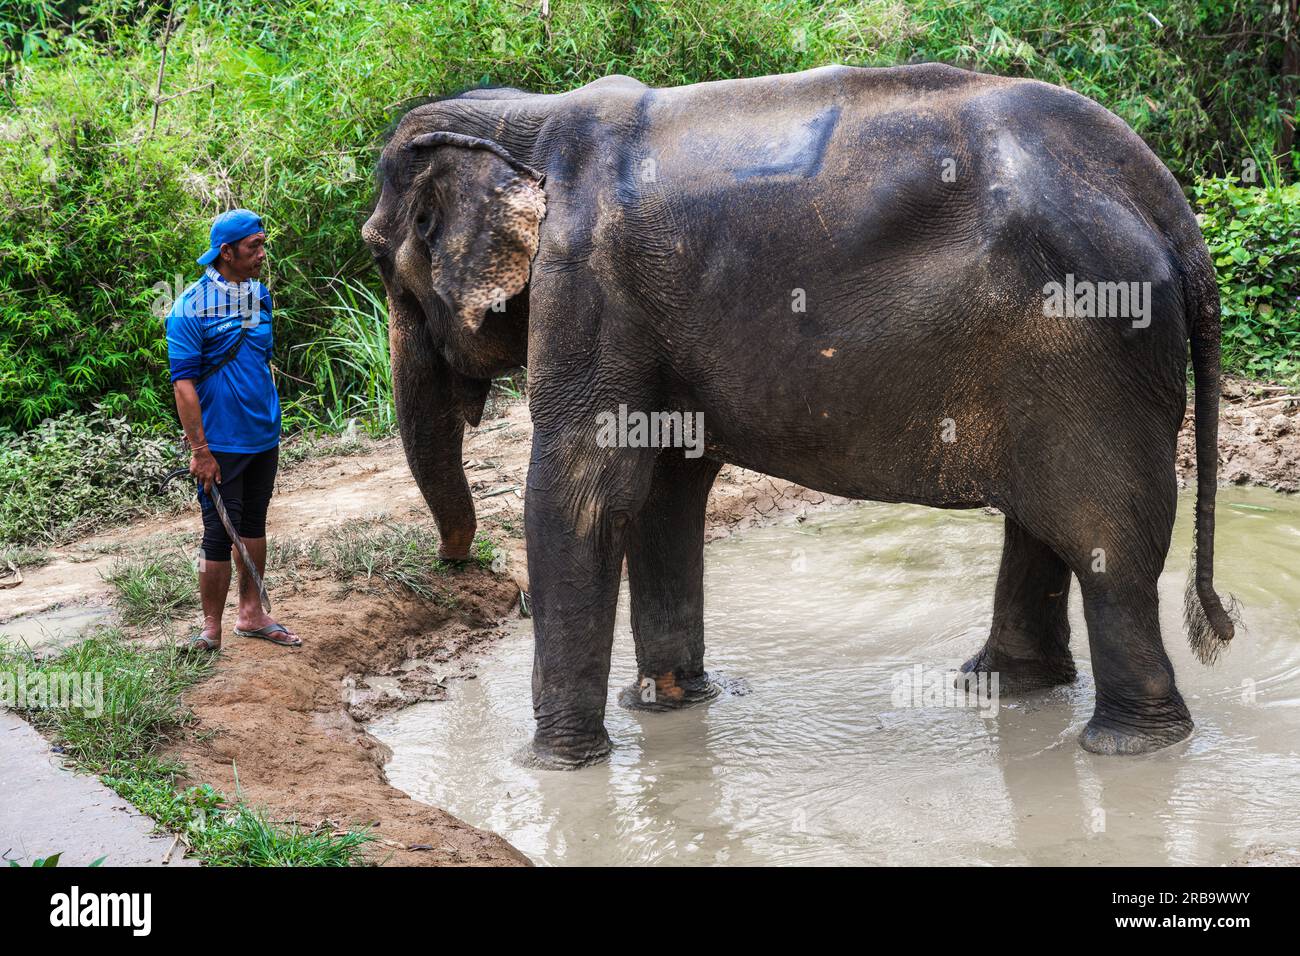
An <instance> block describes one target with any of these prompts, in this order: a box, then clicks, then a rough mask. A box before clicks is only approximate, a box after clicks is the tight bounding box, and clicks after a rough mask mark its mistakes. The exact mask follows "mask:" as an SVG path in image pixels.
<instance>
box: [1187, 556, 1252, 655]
mask: <svg viewBox="0 0 1300 956" xmlns="http://www.w3.org/2000/svg"><path fill="white" fill-rule="evenodd" d="M1240 626H1242V621H1241V603H1240V602H1239V601H1238V600H1237V599H1236V597H1234V596H1233V595H1231V594H1229V595H1228V603H1227V607H1224V605H1223V603H1222V602H1221V601H1220V600H1219V596H1218V595H1217V594H1216V593H1215V592H1214V591H1213V589H1211V590H1210V591H1209V594H1208V595H1203V594H1202V593H1201V592H1200V590H1199V589H1198V588H1197V584H1196V552H1195V549H1193V552H1192V563H1191V566H1190V568H1189V569H1188V572H1187V589H1186V590H1185V591H1184V592H1183V627H1184V628H1185V629H1186V630H1187V643H1188V644H1190V645H1191V647H1192V653H1193V654H1195V655H1196V659H1197V660H1198V661H1200V662H1201V663H1202V664H1204V665H1206V666H1207V667H1209V666H1212V665H1213V664H1215V663H1216V662H1217V661H1218V659H1219V656H1220V655H1221V654H1222V653H1223V652H1224V651H1226V650H1227V649H1228V646H1229V645H1230V644H1231V642H1232V638H1233V635H1235V634H1236V632H1237V628H1238V627H1240Z"/></svg>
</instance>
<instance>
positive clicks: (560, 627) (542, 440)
mask: <svg viewBox="0 0 1300 956" xmlns="http://www.w3.org/2000/svg"><path fill="white" fill-rule="evenodd" d="M651 468H652V462H651V461H650V460H649V459H648V458H643V457H642V455H640V454H639V453H637V452H635V451H629V450H625V449H614V448H599V447H597V446H596V444H595V442H594V440H592V439H591V438H590V437H589V436H586V435H583V434H575V433H571V432H570V433H562V434H545V433H540V432H535V433H534V436H533V454H532V462H531V464H530V465H529V470H528V492H527V499H526V508H525V512H524V521H525V528H526V532H527V538H528V570H529V581H530V584H531V596H532V602H533V637H534V651H533V716H534V718H535V719H536V722H537V727H536V730H535V732H534V735H533V745H532V756H533V760H534V761H535V762H536V763H537V764H539V765H541V766H544V767H550V768H555V769H570V768H575V767H581V766H584V765H586V764H589V763H594V762H596V761H598V760H600V759H602V758H604V757H606V756H608V754H609V751H610V742H609V735H608V734H607V733H606V732H605V701H606V698H607V696H608V693H609V658H610V647H611V645H612V643H613V638H614V611H615V608H616V606H617V603H618V586H619V579H620V576H621V572H622V567H623V553H624V546H625V542H626V536H627V528H628V523H629V521H630V520H631V517H632V515H633V514H635V512H636V510H637V509H638V507H639V506H640V504H641V502H642V501H643V500H644V498H645V494H646V491H647V490H648V488H649V484H650V476H651Z"/></svg>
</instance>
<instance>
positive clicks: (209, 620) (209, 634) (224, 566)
mask: <svg viewBox="0 0 1300 956" xmlns="http://www.w3.org/2000/svg"><path fill="white" fill-rule="evenodd" d="M202 567H203V570H201V571H200V572H199V601H200V603H201V604H202V605H203V636H204V637H206V638H207V639H208V640H209V641H210V642H211V643H212V644H213V645H214V646H215V647H220V646H221V613H222V612H223V611H224V610H225V609H226V595H227V594H229V593H230V562H229V561H213V560H210V559H208V558H204V559H203V565H202Z"/></svg>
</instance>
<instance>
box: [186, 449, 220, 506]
mask: <svg viewBox="0 0 1300 956" xmlns="http://www.w3.org/2000/svg"><path fill="white" fill-rule="evenodd" d="M190 474H191V475H193V476H194V477H195V478H197V479H198V480H199V481H201V482H202V483H203V490H204V491H206V492H207V493H208V494H209V495H211V494H212V483H213V482H216V483H217V484H221V466H220V465H218V464H217V459H216V458H214V457H212V452H210V451H208V450H207V449H206V448H200V449H199V450H198V451H196V452H194V453H193V454H192V455H190Z"/></svg>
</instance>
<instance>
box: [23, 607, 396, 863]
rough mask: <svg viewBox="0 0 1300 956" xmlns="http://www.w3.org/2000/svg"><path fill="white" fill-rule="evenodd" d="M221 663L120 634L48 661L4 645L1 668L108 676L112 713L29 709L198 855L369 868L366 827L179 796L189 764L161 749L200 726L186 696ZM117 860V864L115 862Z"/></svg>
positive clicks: (196, 790)
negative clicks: (287, 817)
mask: <svg viewBox="0 0 1300 956" xmlns="http://www.w3.org/2000/svg"><path fill="white" fill-rule="evenodd" d="M213 663H214V659H213V658H212V657H211V656H210V655H201V654H193V653H190V652H188V651H186V650H184V649H182V648H178V647H175V646H173V645H172V644H171V643H170V641H161V642H155V643H148V644H142V643H140V642H135V641H130V640H128V639H127V638H126V637H125V636H124V635H123V634H122V633H121V632H120V631H116V630H101V631H99V632H98V633H97V634H95V635H94V636H92V637H90V638H88V639H86V640H85V641H82V642H81V643H79V644H76V645H73V646H72V647H69V648H67V649H66V650H64V651H63V652H62V653H61V654H60V655H59V656H58V657H55V658H50V659H40V658H37V657H36V656H35V655H33V654H32V653H31V652H30V651H27V650H25V649H18V648H15V647H12V646H9V645H4V644H0V672H8V673H11V674H13V673H15V672H16V671H17V670H18V668H19V667H20V666H21V667H22V668H23V669H24V670H25V672H26V673H27V674H33V673H38V672H40V673H45V674H61V673H64V674H66V673H82V674H84V673H93V674H101V675H102V677H103V690H104V697H103V702H102V703H103V708H102V713H100V714H99V715H98V716H92V714H91V713H89V712H87V710H86V709H83V708H76V707H69V708H48V709H34V710H27V711H24V712H22V713H23V716H24V717H26V718H27V719H28V720H29V721H31V722H32V723H33V724H34V725H35V726H36V727H37V728H39V729H40V730H41V731H42V732H43V733H44V734H45V735H46V736H47V737H48V738H50V739H51V740H52V741H53V742H54V743H56V744H57V745H59V746H60V747H62V749H63V752H64V754H65V756H66V757H67V758H68V759H69V760H71V761H72V763H73V764H74V765H75V766H76V767H77V769H79V770H81V771H84V772H89V773H95V774H98V775H100V777H101V778H102V779H103V781H104V783H105V784H107V785H108V786H110V787H112V788H113V790H115V791H116V792H117V793H119V794H120V795H121V796H122V797H124V798H125V799H127V800H128V801H130V802H131V803H132V804H134V805H135V806H136V807H137V808H139V809H140V810H141V811H142V812H144V813H146V814H148V815H149V816H150V817H152V818H153V819H154V820H155V821H157V823H158V824H159V826H161V827H163V828H164V829H166V830H168V831H170V832H172V833H176V834H179V835H180V836H181V837H182V838H183V839H184V840H185V842H186V844H187V846H189V848H190V850H191V852H192V853H193V854H195V855H196V856H197V857H198V858H199V859H201V860H203V861H204V862H205V863H207V864H209V865H217V866H348V865H356V864H358V863H360V862H361V857H360V852H361V850H362V849H363V848H364V847H365V846H366V844H367V843H369V842H370V841H371V839H372V838H371V836H370V835H369V833H368V832H365V831H349V832H346V833H341V834H335V833H333V832H328V831H313V830H303V829H301V828H299V827H298V826H297V825H296V824H282V823H277V822H274V821H271V820H270V819H268V817H267V816H266V814H265V813H264V812H262V811H259V810H257V809H255V808H251V807H248V806H246V805H245V804H244V803H242V802H241V801H239V800H235V801H228V800H227V799H226V798H225V796H223V795H222V794H221V793H219V792H218V791H216V790H215V789H213V788H212V787H210V786H206V785H203V786H197V787H190V788H188V789H186V790H184V791H178V789H177V781H178V780H179V778H180V776H181V775H182V774H183V773H184V767H183V766H182V765H181V764H179V763H176V762H174V761H164V760H161V759H159V758H158V757H157V756H156V754H157V750H158V748H159V746H160V745H162V744H163V743H165V742H166V741H167V740H169V739H172V738H174V737H175V736H176V735H177V734H179V733H182V732H184V730H185V728H186V727H188V726H189V725H190V723H191V720H192V718H191V715H190V714H189V713H188V712H187V711H186V709H185V708H184V706H183V704H182V702H181V694H182V693H183V692H184V691H185V689H186V688H188V687H190V686H192V685H193V684H195V683H196V682H198V681H200V680H202V679H203V678H205V677H206V676H208V675H209V674H210V673H211V671H212V667H213ZM109 862H110V863H111V862H112V861H111V860H109Z"/></svg>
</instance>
